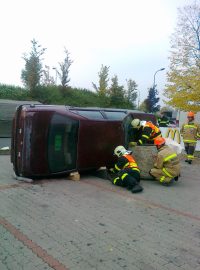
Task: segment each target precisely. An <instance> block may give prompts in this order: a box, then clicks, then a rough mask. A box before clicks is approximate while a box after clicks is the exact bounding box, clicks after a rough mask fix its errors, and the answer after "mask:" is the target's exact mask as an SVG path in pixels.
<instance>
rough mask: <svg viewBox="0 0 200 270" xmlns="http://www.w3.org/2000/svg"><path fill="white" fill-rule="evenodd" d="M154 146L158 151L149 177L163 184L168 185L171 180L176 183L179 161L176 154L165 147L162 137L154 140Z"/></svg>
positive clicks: (178, 173)
mask: <svg viewBox="0 0 200 270" xmlns="http://www.w3.org/2000/svg"><path fill="white" fill-rule="evenodd" d="M154 144H155V145H156V147H157V149H158V155H157V157H156V161H155V163H154V168H152V169H151V170H150V172H149V173H150V175H151V176H153V177H154V178H155V179H156V180H158V181H159V182H160V183H163V184H169V183H170V182H171V181H172V180H173V179H174V180H175V181H178V176H179V175H180V161H179V158H178V156H177V154H176V153H175V152H174V150H173V149H172V148H170V147H169V146H167V145H165V139H164V138H162V137H159V138H156V139H155V141H154Z"/></svg>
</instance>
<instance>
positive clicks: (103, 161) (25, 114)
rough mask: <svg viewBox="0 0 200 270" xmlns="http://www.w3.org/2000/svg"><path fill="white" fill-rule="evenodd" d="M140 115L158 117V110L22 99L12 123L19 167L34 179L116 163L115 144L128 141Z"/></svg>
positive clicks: (13, 159)
mask: <svg viewBox="0 0 200 270" xmlns="http://www.w3.org/2000/svg"><path fill="white" fill-rule="evenodd" d="M134 118H140V119H141V120H148V121H152V122H153V123H154V124H155V123H156V118H155V116H154V115H152V114H146V113H143V112H139V111H130V110H125V109H124V110H123V109H103V108H78V107H68V106H61V105H60V106H56V105H34V104H33V105H31V104H29V105H21V106H19V107H18V108H17V110H16V113H15V116H14V119H13V127H12V146H11V162H12V163H13V167H14V171H15V173H16V175H18V176H24V177H30V178H33V179H34V178H39V177H40V178H41V177H50V176H55V175H61V174H68V173H70V172H73V171H80V172H81V171H84V170H90V169H97V168H99V167H101V166H107V167H110V166H112V164H113V162H115V158H114V156H113V150H114V148H115V147H116V146H117V145H124V146H126V147H127V146H128V143H129V141H130V138H129V135H128V128H129V125H130V122H131V121H132V119H134Z"/></svg>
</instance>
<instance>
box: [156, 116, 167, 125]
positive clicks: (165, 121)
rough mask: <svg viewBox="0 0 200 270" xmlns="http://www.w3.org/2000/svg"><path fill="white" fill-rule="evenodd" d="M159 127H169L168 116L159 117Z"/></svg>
mask: <svg viewBox="0 0 200 270" xmlns="http://www.w3.org/2000/svg"><path fill="white" fill-rule="evenodd" d="M158 124H159V127H168V125H169V120H168V118H167V117H166V116H163V117H160V118H158Z"/></svg>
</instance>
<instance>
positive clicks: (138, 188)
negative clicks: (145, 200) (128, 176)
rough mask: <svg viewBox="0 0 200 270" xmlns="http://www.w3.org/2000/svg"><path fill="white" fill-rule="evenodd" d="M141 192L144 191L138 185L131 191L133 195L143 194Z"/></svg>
mask: <svg viewBox="0 0 200 270" xmlns="http://www.w3.org/2000/svg"><path fill="white" fill-rule="evenodd" d="M141 191H143V187H142V186H140V185H139V184H136V185H135V186H134V187H133V188H132V190H131V192H132V193H138V192H141Z"/></svg>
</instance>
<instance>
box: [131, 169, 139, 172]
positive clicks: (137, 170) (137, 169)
mask: <svg viewBox="0 0 200 270" xmlns="http://www.w3.org/2000/svg"><path fill="white" fill-rule="evenodd" d="M131 169H132V170H133V171H138V172H140V170H139V169H138V168H131Z"/></svg>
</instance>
